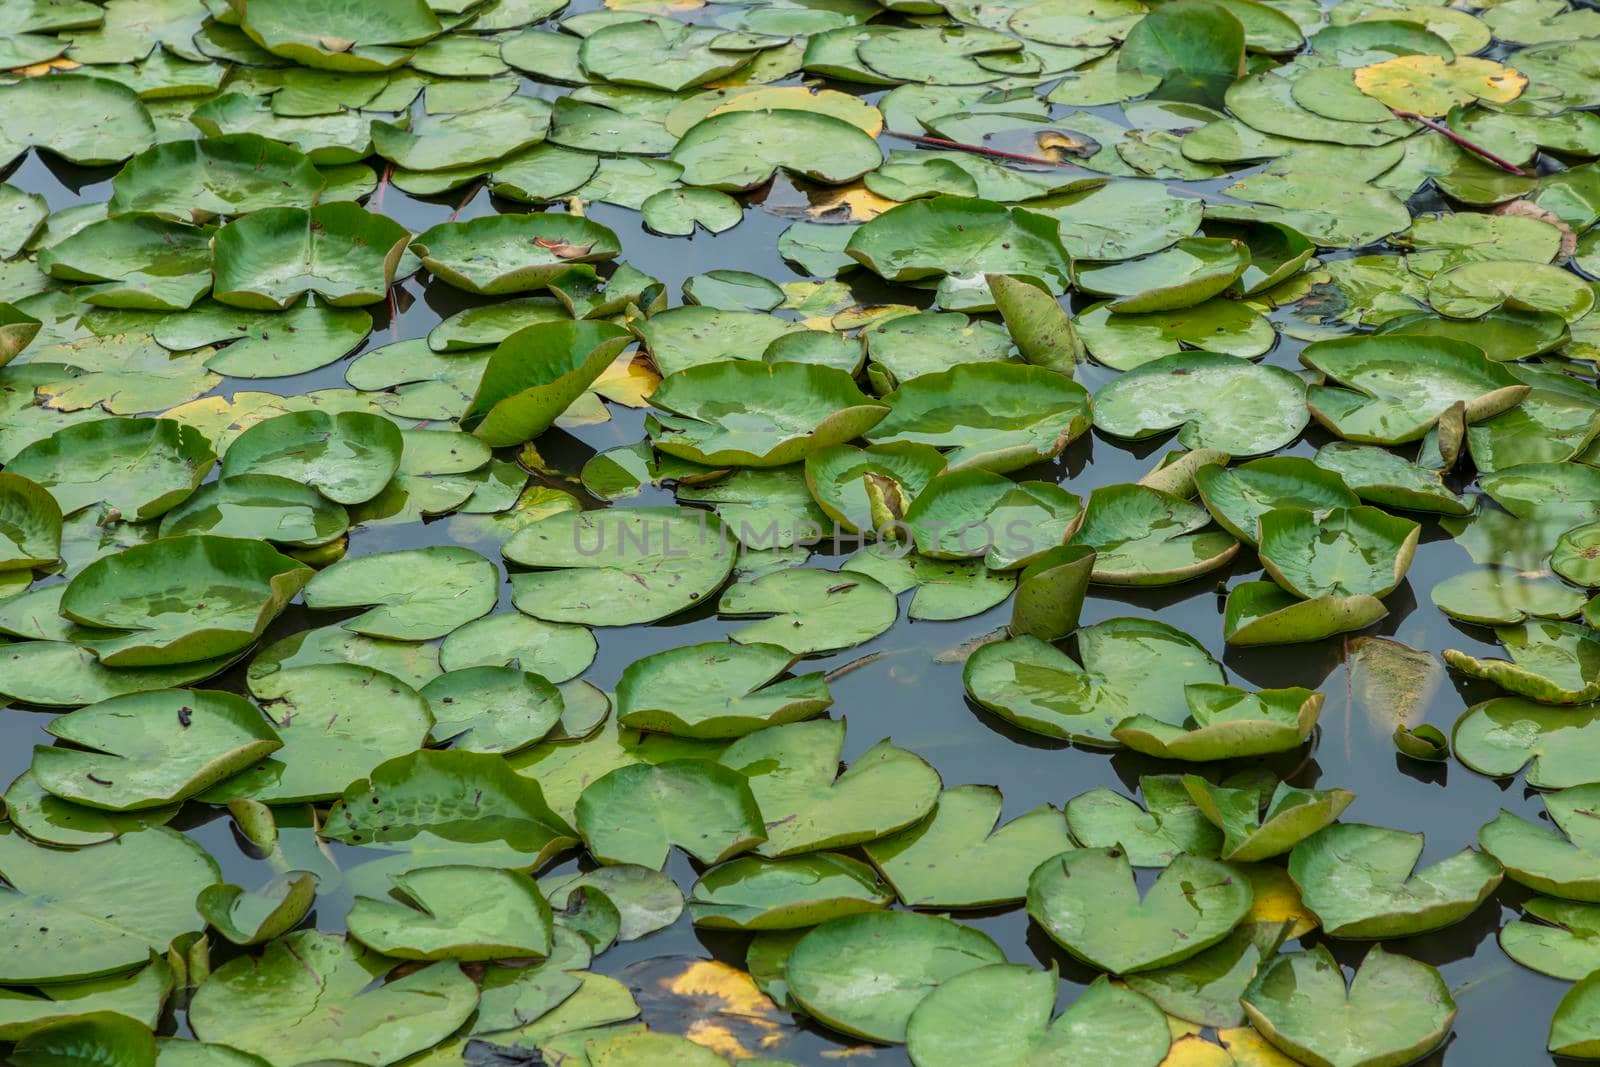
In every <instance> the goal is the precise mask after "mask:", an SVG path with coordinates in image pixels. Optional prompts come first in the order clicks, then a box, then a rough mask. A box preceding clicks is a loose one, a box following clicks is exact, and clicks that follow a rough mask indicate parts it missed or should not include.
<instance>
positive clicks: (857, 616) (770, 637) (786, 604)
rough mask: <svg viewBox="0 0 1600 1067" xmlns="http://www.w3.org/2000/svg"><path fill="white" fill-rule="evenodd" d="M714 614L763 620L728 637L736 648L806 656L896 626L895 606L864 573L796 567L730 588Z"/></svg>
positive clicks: (857, 641)
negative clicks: (751, 646)
mask: <svg viewBox="0 0 1600 1067" xmlns="http://www.w3.org/2000/svg"><path fill="white" fill-rule="evenodd" d="M717 611H718V613H719V614H722V615H733V616H749V615H760V616H767V617H766V618H762V619H761V620H760V621H758V622H753V623H750V624H749V625H747V626H743V627H741V628H740V629H738V630H735V631H734V632H733V633H731V634H730V635H729V636H730V637H731V638H732V639H733V640H735V641H737V642H739V643H740V644H746V645H748V644H761V643H766V644H772V645H777V646H779V647H781V648H784V649H787V650H788V651H789V652H790V653H792V654H793V655H796V656H805V655H812V654H815V653H819V652H828V651H833V650H836V649H841V648H849V647H850V646H851V645H858V644H861V643H863V642H865V641H870V640H871V639H872V638H874V637H877V636H878V635H879V634H881V633H883V632H884V631H886V630H888V629H889V627H891V626H893V625H894V620H895V618H896V616H897V615H898V614H899V605H898V604H897V603H896V602H895V598H894V594H893V593H892V592H890V591H889V590H888V589H886V588H884V586H882V585H881V584H879V583H878V582H877V581H876V580H875V579H873V578H870V577H868V576H866V575H864V574H859V573H851V574H848V575H847V574H842V573H834V572H832V571H822V570H813V569H811V568H808V567H797V568H790V569H787V570H780V571H776V572H774V573H771V574H765V575H762V576H761V577H759V578H754V579H751V580H749V581H740V582H737V583H735V584H733V585H731V586H729V587H728V588H727V589H726V590H724V591H723V594H722V597H721V599H720V600H719V601H718V602H717Z"/></svg>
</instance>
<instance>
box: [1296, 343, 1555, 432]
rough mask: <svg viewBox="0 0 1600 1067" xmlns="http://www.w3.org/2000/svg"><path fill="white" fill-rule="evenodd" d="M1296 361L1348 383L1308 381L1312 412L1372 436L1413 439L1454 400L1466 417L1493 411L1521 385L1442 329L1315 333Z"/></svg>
mask: <svg viewBox="0 0 1600 1067" xmlns="http://www.w3.org/2000/svg"><path fill="white" fill-rule="evenodd" d="M1301 362H1303V363H1305V364H1306V366H1308V367H1311V368H1312V369H1313V370H1316V371H1319V372H1321V373H1322V374H1325V375H1327V376H1328V377H1329V378H1332V379H1335V380H1337V381H1339V382H1342V383H1344V385H1345V386H1347V387H1348V388H1335V387H1333V386H1313V387H1312V388H1311V389H1310V390H1309V391H1308V393H1307V402H1308V404H1309V405H1310V408H1311V414H1312V416H1313V417H1315V418H1316V420H1317V421H1318V422H1320V423H1322V424H1323V425H1325V426H1327V427H1328V428H1329V429H1330V430H1332V431H1333V432H1334V433H1337V434H1338V435H1339V436H1340V437H1343V438H1345V439H1347V440H1351V441H1364V442H1370V443H1374V444H1404V443H1405V442H1407V441H1415V440H1418V439H1419V438H1421V437H1422V436H1423V434H1425V433H1426V432H1427V431H1428V429H1429V428H1430V427H1431V426H1432V425H1433V424H1434V422H1435V421H1436V420H1437V419H1438V418H1439V416H1440V415H1442V414H1443V413H1444V412H1445V410H1447V409H1448V408H1449V407H1451V406H1452V405H1454V404H1457V403H1462V404H1465V405H1466V418H1467V421H1468V422H1478V421H1480V420H1482V419H1486V418H1489V417H1491V416H1493V415H1498V414H1499V413H1500V412H1502V411H1504V410H1506V409H1507V408H1509V407H1511V406H1512V405H1514V404H1516V403H1517V402H1518V401H1519V400H1521V399H1522V398H1523V397H1524V396H1526V395H1527V393H1528V389H1529V387H1528V386H1526V385H1524V384H1523V383H1521V382H1519V381H1517V379H1516V378H1515V377H1513V376H1512V375H1511V374H1510V372H1509V371H1507V370H1506V369H1505V368H1504V367H1501V366H1499V365H1498V364H1494V363H1491V362H1489V361H1488V360H1487V359H1486V358H1485V357H1484V356H1483V350H1482V349H1479V348H1476V347H1474V346H1472V345H1468V344H1465V343H1462V342H1459V341H1452V340H1449V339H1446V338H1442V337H1439V338H1433V337H1404V336H1403V335H1402V336H1401V337H1395V336H1390V337H1383V338H1356V337H1351V338H1343V339H1340V340H1334V341H1318V342H1316V343H1314V344H1311V345H1308V346H1307V347H1306V349H1305V351H1304V352H1303V353H1302V354H1301Z"/></svg>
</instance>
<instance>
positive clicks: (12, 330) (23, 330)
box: [0, 302, 43, 366]
mask: <svg viewBox="0 0 1600 1067" xmlns="http://www.w3.org/2000/svg"><path fill="white" fill-rule="evenodd" d="M42 325H43V323H41V322H40V321H39V320H38V319H36V318H34V317H33V316H32V315H30V314H28V313H27V312H26V311H23V310H21V309H20V308H17V307H15V306H14V305H12V304H7V303H3V302H0V366H5V365H6V364H7V363H10V362H11V361H12V360H13V359H15V358H16V357H17V354H18V353H19V352H21V351H22V350H23V349H24V348H27V347H28V345H30V344H31V343H32V342H33V339H34V338H35V337H37V336H39V329H40V327H41V326H42Z"/></svg>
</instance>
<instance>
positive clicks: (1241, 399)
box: [1094, 352, 1309, 456]
mask: <svg viewBox="0 0 1600 1067" xmlns="http://www.w3.org/2000/svg"><path fill="white" fill-rule="evenodd" d="M1308 421H1309V417H1308V415H1307V413H1306V408H1305V384H1304V383H1303V382H1302V381H1301V380H1300V379H1299V378H1298V377H1296V376H1295V375H1294V374H1292V373H1290V372H1289V371H1286V370H1283V369H1281V368H1279V367H1267V366H1258V365H1256V364H1253V363H1248V362H1246V361H1244V360H1240V359H1236V358H1234V357H1232V356H1223V355H1216V354H1214V353H1210V352H1193V353H1188V352H1185V353H1177V354H1174V355H1170V356H1164V357H1162V358H1161V359H1157V360H1153V361H1151V362H1149V363H1145V364H1142V365H1140V366H1138V367H1136V368H1135V369H1133V370H1131V371H1128V372H1127V373H1126V374H1124V375H1122V376H1121V377H1119V378H1117V379H1116V380H1115V381H1113V382H1111V383H1109V384H1107V385H1105V386H1103V387H1102V388H1101V389H1100V390H1099V391H1098V392H1097V393H1095V397H1094V424H1095V426H1096V427H1097V428H1099V429H1100V430H1103V431H1104V432H1106V433H1109V434H1112V435H1114V436H1116V437H1129V438H1134V439H1139V438H1144V437H1151V436H1154V435H1156V434H1159V433H1163V432H1165V431H1167V430H1170V429H1172V428H1173V427H1174V426H1181V427H1182V428H1181V429H1180V430H1179V431H1178V443H1179V444H1181V445H1183V446H1185V447H1187V448H1217V449H1221V450H1222V451H1224V452H1227V453H1229V454H1230V455H1236V456H1253V455H1260V454H1262V453H1265V452H1272V451H1275V450H1277V449H1279V448H1282V447H1283V446H1284V445H1286V444H1289V443H1290V442H1291V441H1293V440H1294V439H1295V438H1296V437H1298V436H1300V431H1301V430H1303V429H1304V428H1305V425H1306V423H1307V422H1308Z"/></svg>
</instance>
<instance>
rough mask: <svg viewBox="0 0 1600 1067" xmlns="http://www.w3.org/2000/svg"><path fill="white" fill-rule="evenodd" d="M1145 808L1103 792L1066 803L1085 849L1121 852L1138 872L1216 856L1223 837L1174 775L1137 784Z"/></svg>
mask: <svg viewBox="0 0 1600 1067" xmlns="http://www.w3.org/2000/svg"><path fill="white" fill-rule="evenodd" d="M1139 792H1140V794H1141V795H1142V796H1143V797H1144V807H1140V806H1139V804H1138V802H1136V801H1133V800H1130V799H1128V798H1127V797H1125V796H1123V795H1122V794H1121V793H1117V792H1115V791H1113V790H1110V789H1106V788H1104V787H1101V788H1099V789H1091V790H1089V792H1087V793H1080V794H1078V795H1077V796H1075V797H1073V798H1072V799H1071V800H1069V801H1067V825H1068V827H1069V828H1070V829H1071V830H1072V836H1073V838H1074V839H1076V841H1077V843H1078V844H1079V845H1082V846H1083V847H1084V848H1111V847H1113V846H1115V847H1117V848H1120V849H1122V850H1123V851H1124V852H1125V853H1127V856H1128V862H1129V863H1131V864H1133V865H1134V866H1135V867H1165V866H1167V865H1168V864H1170V863H1171V862H1172V861H1173V860H1174V859H1176V858H1177V857H1179V856H1181V855H1183V854H1184V853H1190V854H1192V855H1196V856H1208V857H1215V856H1216V854H1217V848H1218V846H1219V845H1220V844H1221V842H1222V835H1221V834H1219V833H1217V831H1216V828H1215V827H1213V826H1212V825H1211V824H1210V823H1209V822H1207V821H1206V819H1205V816H1204V815H1202V814H1201V813H1200V809H1199V808H1197V807H1195V803H1194V801H1192V800H1190V799H1189V794H1188V793H1187V792H1185V790H1184V787H1183V779H1182V778H1180V777H1179V776H1178V775H1175V774H1147V775H1145V776H1144V777H1142V778H1140V779H1139Z"/></svg>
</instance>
